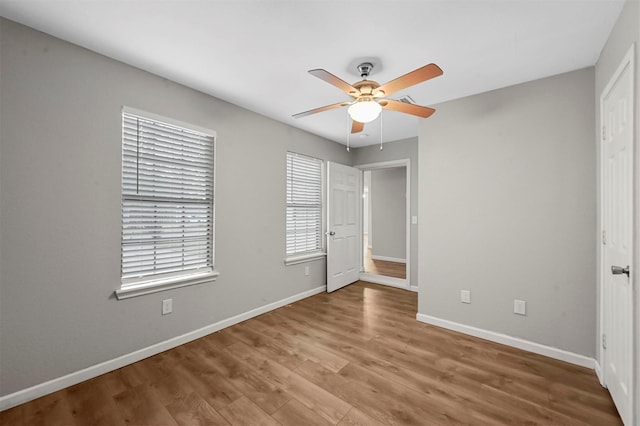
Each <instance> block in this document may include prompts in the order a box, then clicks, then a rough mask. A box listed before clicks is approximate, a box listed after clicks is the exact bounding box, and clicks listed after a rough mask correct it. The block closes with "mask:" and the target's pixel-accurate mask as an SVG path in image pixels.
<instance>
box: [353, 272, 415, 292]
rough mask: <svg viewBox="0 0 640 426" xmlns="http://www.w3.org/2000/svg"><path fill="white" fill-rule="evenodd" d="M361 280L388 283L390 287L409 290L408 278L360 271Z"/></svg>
mask: <svg viewBox="0 0 640 426" xmlns="http://www.w3.org/2000/svg"><path fill="white" fill-rule="evenodd" d="M360 280H362V281H367V282H370V283H374V284H382V285H388V286H390V287H396V288H401V289H403V290H408V287H407V280H403V279H402V278H395V277H387V276H385V275H376V274H369V273H367V272H360Z"/></svg>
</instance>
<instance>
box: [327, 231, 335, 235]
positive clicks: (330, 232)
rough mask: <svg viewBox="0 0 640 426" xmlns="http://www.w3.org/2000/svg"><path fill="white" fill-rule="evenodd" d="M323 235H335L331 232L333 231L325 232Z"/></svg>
mask: <svg viewBox="0 0 640 426" xmlns="http://www.w3.org/2000/svg"><path fill="white" fill-rule="evenodd" d="M324 234H325V235H331V236H333V235H336V233H335V232H333V231H329V232H325V233H324Z"/></svg>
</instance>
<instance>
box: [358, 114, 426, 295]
mask: <svg viewBox="0 0 640 426" xmlns="http://www.w3.org/2000/svg"><path fill="white" fill-rule="evenodd" d="M437 114H438V112H436V114H435V115H434V116H433V117H432V118H430V119H429V120H431V119H433V118H435V117H437ZM425 121H428V120H425ZM351 152H352V153H353V164H354V165H356V166H357V165H362V164H373V163H381V162H385V161H392V160H404V159H409V161H410V174H409V179H410V181H411V182H410V184H411V193H410V194H409V195H410V197H411V216H418V204H419V200H418V194H419V193H420V183H419V181H418V173H419V167H418V138H409V139H402V140H399V141H394V142H388V143H385V144H384V145H383V150H382V151H380V146H379V145H372V146H366V147H362V148H357V149H352V150H351ZM419 223H420V222H419ZM419 226H420V225H419V224H416V225H411V231H410V234H409V236H410V244H411V258H410V259H409V260H410V261H411V265H410V266H411V271H410V280H411V285H412V286H417V285H418V274H419V270H420V268H419V263H420V260H419V257H418V228H419ZM374 239H375V235H374Z"/></svg>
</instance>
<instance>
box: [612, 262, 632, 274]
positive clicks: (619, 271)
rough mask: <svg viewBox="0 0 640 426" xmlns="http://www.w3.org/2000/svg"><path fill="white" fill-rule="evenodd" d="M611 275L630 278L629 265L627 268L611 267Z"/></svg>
mask: <svg viewBox="0 0 640 426" xmlns="http://www.w3.org/2000/svg"><path fill="white" fill-rule="evenodd" d="M611 273H612V274H613V275H622V274H627V276H629V265H627V267H626V268H623V267H622V266H615V265H611Z"/></svg>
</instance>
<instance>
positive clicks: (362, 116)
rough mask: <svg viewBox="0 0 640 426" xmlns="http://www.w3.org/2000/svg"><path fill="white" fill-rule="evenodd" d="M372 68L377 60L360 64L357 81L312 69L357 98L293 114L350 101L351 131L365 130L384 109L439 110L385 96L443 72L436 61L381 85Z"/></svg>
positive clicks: (428, 112) (421, 112)
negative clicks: (349, 81)
mask: <svg viewBox="0 0 640 426" xmlns="http://www.w3.org/2000/svg"><path fill="white" fill-rule="evenodd" d="M372 69H373V64H371V63H370V62H364V63H362V64H360V65H358V71H359V72H360V76H361V77H362V81H358V82H356V83H354V84H353V85H351V84H349V83H347V82H346V81H344V80H342V79H340V78H338V77H336V76H335V75H333V74H331V73H330V72H328V71H326V70H323V69H315V70H310V71H309V74H311V75H313V76H315V77H318V78H319V79H321V80H324V81H326V82H327V83H329V84H331V85H333V86H335V87H337V88H338V89H340V90H342V91H343V92H345V93H346V94H347V95H349V96H351V97H352V98H353V101H352V102H339V103H337V104H332V105H326V106H323V107H320V108H315V109H312V110H309V111H305V112H301V113H298V114H294V115H293V117H294V118H301V117H306V116H308V115H311V114H316V113H318V112H322V111H328V110H331V109H335V108H340V107H343V106H347V105H348V106H349V108H348V109H347V112H348V113H349V116H350V117H351V119H352V120H353V123H352V126H351V133H358V132H361V131H362V130H364V123H369V122H371V121H373V120H375V119H376V118H378V116H379V115H380V112H381V111H382V109H388V110H392V111H397V112H402V113H405V114H411V115H415V116H417V117H422V118H427V117H429V116H431V114H433V113H434V112H435V111H436V110H435V109H433V108H429V107H425V106H421V105H415V104H408V103H405V102H400V101H396V100H393V99H384V98H385V96H389V95H391V94H392V93H395V92H397V91H399V90H402V89H406V88H407V87H410V86H413V85H415V84H418V83H422V82H423V81H427V80H430V79H432V78H434V77H438V76H440V75H442V70H441V69H440V67H439V66H437V65H436V64H429V65H425V66H423V67H421V68H418V69H416V70H413V71H411V72H410V73H407V74H405V75H403V76H401V77H398V78H396V79H395V80H391V81H390V82H388V83H385V84H383V85H380V84H378V83H377V82H375V81H373V80H367V78H368V77H369V73H370V72H371V70H372Z"/></svg>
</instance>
